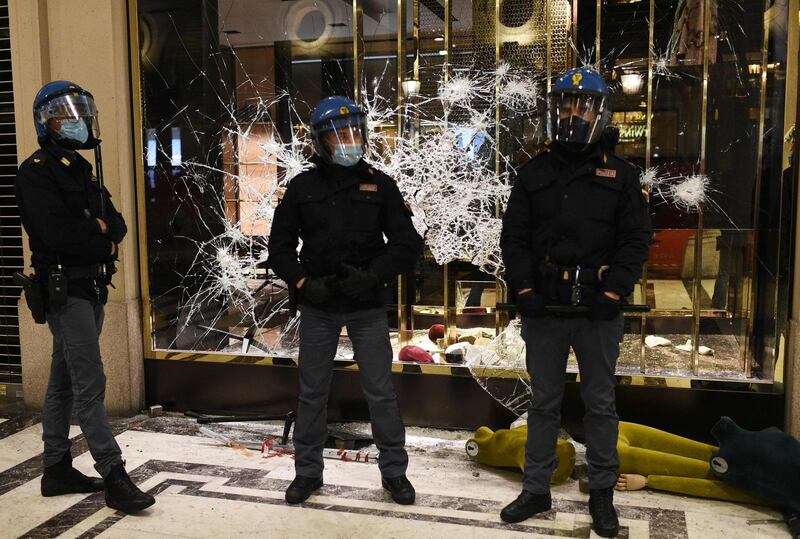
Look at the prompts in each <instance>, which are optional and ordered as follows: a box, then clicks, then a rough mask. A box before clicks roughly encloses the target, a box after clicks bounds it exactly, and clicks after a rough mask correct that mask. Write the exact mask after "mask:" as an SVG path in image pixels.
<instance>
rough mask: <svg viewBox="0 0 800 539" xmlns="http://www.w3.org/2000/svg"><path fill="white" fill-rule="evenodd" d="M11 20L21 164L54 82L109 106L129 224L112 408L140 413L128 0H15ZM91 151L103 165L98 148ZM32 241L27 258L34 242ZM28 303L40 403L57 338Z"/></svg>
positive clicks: (109, 165)
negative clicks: (46, 89) (39, 104)
mask: <svg viewBox="0 0 800 539" xmlns="http://www.w3.org/2000/svg"><path fill="white" fill-rule="evenodd" d="M9 23H10V27H11V51H12V68H13V75H14V104H15V110H16V117H17V126H16V131H17V148H18V152H19V160H20V161H22V160H24V159H25V158H26V157H27V156H28V155H30V154H31V153H32V152H33V151H34V150H36V148H38V145H37V143H36V134H35V130H34V127H33V122H32V116H31V114H32V113H31V105H32V102H33V98H34V96H35V95H36V92H37V91H38V90H39V88H40V87H41V86H42V85H43V84H44V83H46V82H49V81H51V80H57V79H65V80H70V81H73V82H76V83H77V84H79V85H81V86H82V87H84V88H86V89H87V90H89V91H90V92H92V94H93V95H94V97H95V101H96V103H97V108H98V110H99V112H100V128H101V138H102V139H103V146H102V147H103V162H104V163H103V164H104V166H103V170H104V173H105V176H104V177H105V182H106V187H108V189H109V191H110V192H111V195H112V198H113V201H114V205H115V206H116V207H117V209H118V210H119V211H120V212H121V213H122V214H123V215H124V216H125V219H126V221H127V223H128V236H127V237H126V238H125V240H124V241H123V243H122V245H121V246H120V262H119V264H118V267H119V270H120V271H119V273H118V274H117V275H116V276H115V278H114V284H115V286H116V288H115V289H114V288H112V289H110V295H109V302H108V305H107V306H106V321H105V331H104V332H103V337H102V338H101V341H100V345H101V351H102V354H103V362H104V365H105V370H106V376H107V378H108V385H107V392H106V405H107V406H108V409H109V411H110V412H111V413H116V414H125V413H132V412H135V411H138V410H140V409H141V408H142V406H143V404H144V383H143V381H144V379H143V365H142V332H141V314H140V293H139V274H138V258H137V245H138V243H137V234H136V202H135V201H136V192H135V184H134V165H133V163H134V162H133V144H132V121H131V95H130V94H131V92H130V77H129V69H128V65H129V60H130V58H129V51H128V19H127V10H126V3H125V0H81V1H80V2H76V1H75V0H10V1H9ZM76 36H77V37H76ZM85 157H86V158H87V159H89V160H90V161H91V162H94V158H93V155H92V154H91V153H87V154H85ZM25 244H26V247H25V249H26V261H27V260H30V258H29V254H30V253H29V252H28V251H27V239H26V240H25ZM20 307H21V308H20V312H21V316H20V333H21V334H20V340H21V343H22V380H23V390H24V393H25V402H26V404H28V405H29V406H31V407H34V408H37V407H40V406H41V402H42V399H43V396H44V389H45V386H46V383H47V376H48V372H49V356H50V352H51V343H50V334H49V332H48V331H47V328H46V327H45V326H39V325H34V324H33V323H32V321H31V320H30V318H29V313H28V311H27V308H25V307H24V306H23V305H21V306H20Z"/></svg>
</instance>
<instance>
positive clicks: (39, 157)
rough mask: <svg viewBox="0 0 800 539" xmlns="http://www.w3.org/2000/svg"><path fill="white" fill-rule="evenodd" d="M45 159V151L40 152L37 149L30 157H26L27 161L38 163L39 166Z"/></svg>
mask: <svg viewBox="0 0 800 539" xmlns="http://www.w3.org/2000/svg"><path fill="white" fill-rule="evenodd" d="M46 160H47V154H45V153H44V152H42V151H37V152H36V153H34V154H33V155H32V156H31V157H30V159H28V161H30V162H31V163H33V164H34V165H39V166H42V165H44V162H45V161H46Z"/></svg>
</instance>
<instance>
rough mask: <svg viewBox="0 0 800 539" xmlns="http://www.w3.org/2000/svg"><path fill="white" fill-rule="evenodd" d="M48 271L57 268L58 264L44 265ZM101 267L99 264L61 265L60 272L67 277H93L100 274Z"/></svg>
mask: <svg viewBox="0 0 800 539" xmlns="http://www.w3.org/2000/svg"><path fill="white" fill-rule="evenodd" d="M44 269H45V270H47V272H48V273H49V272H50V270H55V269H58V266H45V268H44ZM102 269H103V267H102V266H101V265H99V264H94V265H91V266H62V267H61V272H62V273H63V274H64V275H65V276H66V277H67V278H68V279H95V278H97V277H99V276H100V275H101V274H102Z"/></svg>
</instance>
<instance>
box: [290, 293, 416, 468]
mask: <svg viewBox="0 0 800 539" xmlns="http://www.w3.org/2000/svg"><path fill="white" fill-rule="evenodd" d="M299 310H300V314H301V316H300V354H299V371H300V399H299V403H298V407H297V422H296V423H295V427H294V448H295V472H296V473H297V474H298V475H303V476H307V477H321V476H322V469H323V463H322V450H323V448H324V447H325V440H326V438H327V436H328V421H327V417H328V416H327V412H328V392H329V390H330V385H331V378H332V377H333V359H334V356H335V355H336V349H337V347H338V344H339V334H340V333H341V331H342V327H343V326H344V327H347V334H348V336H349V337H350V340H351V341H352V343H353V352H354V359H355V361H356V363H357V364H358V373H359V376H360V378H361V388H362V389H363V391H364V397H366V399H367V405H368V406H369V415H370V420H371V422H372V436H373V437H374V439H375V445H377V446H378V449H379V450H380V457H379V460H378V466H379V467H380V470H381V475H382V476H383V477H387V478H392V477H398V476H400V475H404V474H405V473H406V468H408V454H407V453H406V450H405V442H406V433H405V427H404V426H403V422H402V420H401V419H400V410H399V409H398V407H397V399H396V398H395V394H394V386H393V385H392V347H391V344H390V342H389V324H388V321H387V318H386V310H385V309H383V308H380V309H367V310H362V311H356V312H353V313H328V312H325V311H321V310H319V309H315V308H313V307H309V306H308V305H300V306H299Z"/></svg>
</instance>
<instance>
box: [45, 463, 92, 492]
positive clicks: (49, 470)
mask: <svg viewBox="0 0 800 539" xmlns="http://www.w3.org/2000/svg"><path fill="white" fill-rule="evenodd" d="M101 490H103V480H102V479H100V478H99V477H87V476H85V475H83V474H82V473H81V472H79V471H78V470H76V469H75V468H73V467H72V456H71V455H70V454H69V453H66V454H65V455H64V457H63V458H62V459H61V460H60V461H59V462H57V463H56V464H53V465H52V466H47V467H46V468H45V469H44V475H42V496H45V497H50V496H60V495H62V494H88V493H90V492H100V491H101Z"/></svg>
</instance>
